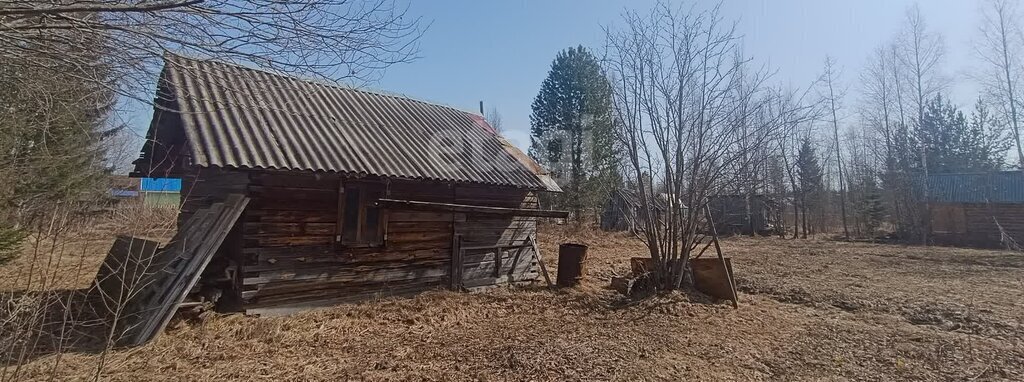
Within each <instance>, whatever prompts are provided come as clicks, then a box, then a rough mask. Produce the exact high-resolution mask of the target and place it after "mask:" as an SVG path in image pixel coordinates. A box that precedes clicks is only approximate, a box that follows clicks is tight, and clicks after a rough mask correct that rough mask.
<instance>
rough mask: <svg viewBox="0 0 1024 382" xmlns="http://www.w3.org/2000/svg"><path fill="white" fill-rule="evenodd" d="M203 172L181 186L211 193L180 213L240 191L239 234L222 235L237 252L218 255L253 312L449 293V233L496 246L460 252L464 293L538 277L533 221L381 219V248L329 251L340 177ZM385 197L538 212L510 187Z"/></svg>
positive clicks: (406, 184) (410, 191)
mask: <svg viewBox="0 0 1024 382" xmlns="http://www.w3.org/2000/svg"><path fill="white" fill-rule="evenodd" d="M208 174H209V175H210V176H205V175H204V174H199V175H198V176H195V177H193V179H191V180H188V181H183V184H188V185H189V186H192V185H193V184H195V185H196V186H194V187H192V188H193V190H197V189H198V190H201V192H200V193H201V194H202V195H200V194H197V196H207V195H209V197H205V198H197V199H195V200H194V201H192V202H191V204H189V205H188V206H187V207H183V214H187V213H188V212H186V211H194V210H195V209H196V208H198V207H199V206H201V205H202V204H204V203H208V200H209V199H215V198H216V194H218V193H227V192H238V190H239V189H240V188H239V187H241V189H243V190H244V192H245V193H246V194H247V195H248V196H249V197H250V198H251V201H250V203H249V206H248V208H247V209H246V212H245V213H244V214H243V216H242V217H241V218H240V219H239V222H240V224H239V226H238V227H236V228H237V229H236V235H234V236H230V237H229V241H230V245H232V246H235V247H237V248H236V249H232V250H227V251H224V253H223V254H221V255H222V257H223V258H224V259H226V261H227V263H229V264H230V265H229V266H228V267H227V268H228V273H229V274H232V275H235V276H234V279H235V282H234V289H235V290H234V293H235V294H236V295H237V298H238V299H239V300H240V302H241V306H242V307H243V308H244V309H245V310H246V311H247V312H250V313H261V314H276V313H287V312H290V311H293V310H301V309H304V308H309V307H315V306H323V305H330V304H335V303H339V302H347V301H357V300H363V299H368V298H374V297H378V296H387V295H405V294H412V293H417V292H421V291H424V290H429V289H438V288H446V287H448V286H449V285H451V284H452V283H451V280H450V279H449V277H450V276H451V272H452V258H453V256H452V253H453V252H452V247H453V243H455V242H456V240H454V239H455V237H456V236H455V235H458V236H459V237H461V238H462V240H461V243H462V247H467V248H468V247H484V246H491V247H494V246H501V247H503V248H502V250H500V251H499V250H497V249H495V248H490V249H477V250H468V251H466V252H465V256H463V258H464V260H465V261H464V266H463V268H462V269H463V272H462V276H463V277H462V285H464V286H465V287H478V286H487V285H495V284H505V283H514V282H523V281H530V280H535V279H536V278H537V276H538V275H539V273H538V271H537V261H536V254H535V253H534V252H533V249H532V247H529V246H525V245H524V244H527V243H528V241H527V239H528V238H529V237H530V235H533V234H535V233H536V219H535V218H527V217H498V216H494V215H476V214H463V213H449V212H418V211H397V210H391V211H384V212H383V213H382V218H383V219H384V221H385V223H384V224H386V226H385V227H386V228H385V239H384V245H383V246H378V247H342V246H340V245H338V244H336V243H335V235H337V234H338V232H336V230H337V216H338V187H339V185H340V182H341V179H340V177H338V176H337V175H313V174H297V173H285V172H266V171H245V172H242V171H238V172H228V173H220V172H210V173H208ZM183 187H187V186H184V185H183ZM207 190H209V191H207ZM194 192H195V191H194ZM386 192H387V197H389V198H393V199H403V200H417V201H430V202H444V203H460V204H473V205H486V206H495V207H516V208H537V206H538V205H537V198H536V196H535V195H533V194H532V193H528V192H526V191H523V190H516V189H498V188H492V187H475V186H462V185H452V184H450V183H439V182H413V181H398V180H392V181H390V182H389V184H388V186H387V191H386ZM190 200H191V199H190ZM231 239H233V241H232V240H231ZM232 253H237V254H236V255H232ZM499 255H500V256H499Z"/></svg>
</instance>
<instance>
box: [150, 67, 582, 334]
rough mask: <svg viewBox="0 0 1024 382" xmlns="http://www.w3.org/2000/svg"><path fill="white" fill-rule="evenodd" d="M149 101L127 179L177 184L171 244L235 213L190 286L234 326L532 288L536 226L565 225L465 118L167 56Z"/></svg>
mask: <svg viewBox="0 0 1024 382" xmlns="http://www.w3.org/2000/svg"><path fill="white" fill-rule="evenodd" d="M155 102H156V104H157V105H156V107H155V110H154V115H153V121H152V123H151V125H150V128H149V132H148V134H147V140H146V142H147V144H146V145H145V146H144V147H143V149H142V154H141V157H140V158H139V159H138V160H137V161H135V169H134V171H133V174H134V176H139V177H152V176H160V177H170V178H179V179H181V183H180V185H178V186H177V187H178V189H181V188H182V187H184V189H185V190H187V191H186V194H187V195H188V196H187V197H186V198H185V200H184V201H183V203H182V206H181V213H180V216H179V224H178V226H179V228H178V230H179V234H182V233H186V234H187V233H188V232H190V231H202V229H192V230H190V228H192V227H190V225H191V224H198V223H192V222H194V221H197V220H198V219H199V218H200V217H202V216H203V214H206V213H207V211H209V210H211V209H214V208H217V207H216V206H217V204H222V202H223V201H225V200H227V199H237V198H239V197H241V198H244V199H243V200H246V202H245V203H242V204H239V205H242V206H243V207H241V208H243V209H244V210H243V211H242V212H241V213H240V215H239V216H238V217H237V220H232V221H230V222H227V223H228V224H227V226H230V227H232V228H231V229H230V231H228V232H229V233H228V234H227V235H226V237H225V238H224V239H223V244H220V246H219V248H218V249H216V253H215V254H214V255H212V256H213V258H212V260H211V261H210V262H209V265H207V266H206V269H205V271H203V272H202V275H203V276H202V278H201V279H199V284H201V287H202V288H206V289H209V288H216V289H219V290H220V291H222V293H223V294H222V297H221V299H222V300H225V301H230V302H229V303H228V304H230V305H232V306H236V307H239V308H240V309H242V310H244V311H246V312H249V313H260V314H270V313H271V312H285V311H290V310H297V309H304V308H309V307H314V306H323V305H330V304H334V303H337V302H340V301H353V300H360V299H366V298H374V297H376V296H382V295H394V294H409V293H416V292H419V291H424V290H429V289H436V288H451V289H458V290H462V289H470V288H475V287H487V286H494V285H508V284H516V283H524V282H526V283H528V282H533V281H535V280H537V278H538V277H539V275H540V273H539V272H540V271H539V266H538V256H539V253H538V252H537V246H536V245H535V237H536V229H537V222H536V217H565V215H567V214H566V213H563V212H560V211H544V210H540V209H539V203H538V195H537V193H538V192H545V191H551V192H559V191H561V190H560V189H559V188H558V186H557V185H556V184H555V183H554V181H553V180H552V179H551V178H550V177H549V176H548V175H546V173H545V172H544V171H543V169H541V167H540V166H539V165H538V164H537V163H536V162H534V161H533V160H531V159H530V158H529V157H528V156H526V155H525V154H524V153H523V152H522V151H520V150H519V149H517V148H516V147H515V146H513V145H511V144H510V143H509V142H508V141H506V140H505V139H504V138H502V137H501V136H500V135H499V134H498V133H497V132H496V131H495V130H494V129H493V128H492V127H491V126H490V125H489V124H488V123H487V122H486V121H485V120H484V119H483V117H481V116H480V115H477V114H473V113H470V112H465V111H462V110H458V109H455V108H451V107H448V106H443V105H438V104H434V103H429V102H424V101H418V100H414V99H410V98H406V97H402V96H397V95H394V94H386V93H380V92H373V91H367V90H361V89H353V88H347V87H342V86H337V85H334V84H324V83H319V82H315V81H306V80H301V79H297V78H293V77H289V76H284V75H279V74H274V73H269V72H265V71H259V70H253V69H249V68H245V67H242V66H238V65H232V64H226V63H222V62H216V61H209V60H197V59H190V58H184V57H180V56H177V55H168V56H167V58H166V59H165V64H164V69H163V72H162V74H161V76H160V79H159V86H158V87H157V97H156V101H155ZM157 188H159V187H157ZM154 192H156V191H154ZM208 276H209V277H208Z"/></svg>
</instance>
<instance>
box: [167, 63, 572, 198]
mask: <svg viewBox="0 0 1024 382" xmlns="http://www.w3.org/2000/svg"><path fill="white" fill-rule="evenodd" d="M165 60H166V62H165V66H164V71H163V74H162V76H163V78H162V80H163V83H165V84H166V85H167V86H168V87H169V88H170V90H171V92H172V94H173V97H174V98H175V101H176V102H177V105H178V108H179V109H180V110H179V111H180V115H181V117H182V125H183V128H184V132H185V136H186V137H187V140H188V143H189V144H188V146H189V150H190V152H191V160H192V164H194V165H197V166H202V167H211V166H212V167H229V168H260V169H281V170H308V171H328V172H340V173H347V174H357V175H377V176H382V177H393V178H407V179H426V180H443V181H455V182H468V183H480V184H491V185H502V186H514V187H520V188H529V189H541V190H550V191H560V190H559V189H558V186H557V185H555V184H554V182H553V181H552V180H551V179H550V178H549V177H548V176H547V175H545V174H544V173H543V172H542V171H541V170H540V169H541V168H540V166H539V165H537V164H536V163H535V162H533V161H532V160H531V159H529V158H528V157H527V156H526V155H524V154H523V153H522V152H521V151H520V150H518V149H517V148H515V147H514V146H512V145H511V144H510V143H509V142H508V141H506V140H505V139H504V138H502V137H501V136H499V135H498V134H497V133H496V132H495V131H494V129H493V128H491V127H490V125H488V124H487V122H486V121H484V119H483V118H482V117H481V116H479V115H476V114H473V113H468V112H465V111H461V110H457V109H454V108H451V107H447V106H442V105H437V104H432V103H427V102H423V101H418V100H413V99H409V98H405V97H400V96H395V95H388V94H381V93H376V92H370V91H365V90H360V89H352V88H345V87H341V86H337V85H333V84H323V83H318V82H314V81H306V80H301V79H297V78H293V77H288V76H284V75H279V74H273V73H269V72H264V71H260V70H255V69H250V68H246V67H243V66H238V65H232V64H226V63H222V62H217V61H212V60H197V59H191V58H185V57H181V56H177V55H168V56H167V57H166V58H165Z"/></svg>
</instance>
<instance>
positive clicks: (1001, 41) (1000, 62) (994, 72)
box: [975, 0, 1024, 169]
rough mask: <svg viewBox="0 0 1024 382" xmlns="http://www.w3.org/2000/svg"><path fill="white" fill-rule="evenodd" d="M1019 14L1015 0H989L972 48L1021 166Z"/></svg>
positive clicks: (1023, 48) (1023, 40)
mask: <svg viewBox="0 0 1024 382" xmlns="http://www.w3.org/2000/svg"><path fill="white" fill-rule="evenodd" d="M1020 17H1021V14H1020V12H1019V10H1018V8H1017V2H1016V1H1009V0H989V1H987V2H986V3H985V4H984V6H983V8H982V25H981V28H980V37H981V38H980V39H979V41H978V42H977V44H976V45H975V51H976V52H977V55H978V57H980V58H981V59H982V60H983V61H984V62H985V63H986V64H987V68H985V70H983V71H982V75H981V76H979V77H980V80H981V84H982V86H983V87H984V89H985V92H986V93H987V96H988V98H989V102H991V103H993V104H994V105H995V106H996V108H997V110H998V112H999V114H1001V116H1002V117H1003V119H1005V120H1006V121H1007V122H1008V123H1009V127H1010V133H1011V134H1012V137H1013V142H1014V144H1015V145H1016V153H1017V159H1018V166H1019V167H1020V168H1021V169H1024V148H1022V147H1021V137H1020V116H1019V112H1020V107H1021V106H1022V104H1021V101H1022V95H1021V89H1020V81H1021V77H1022V75H1024V66H1022V62H1021V55H1024V33H1022V30H1021V24H1020Z"/></svg>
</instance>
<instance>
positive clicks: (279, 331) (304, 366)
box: [0, 227, 1024, 380]
mask: <svg viewBox="0 0 1024 382" xmlns="http://www.w3.org/2000/svg"><path fill="white" fill-rule="evenodd" d="M541 235H542V236H541V240H542V252H543V253H544V254H545V256H546V263H547V264H549V265H550V269H549V271H551V272H554V265H555V261H553V260H554V257H555V253H556V249H557V248H556V246H557V243H559V242H565V241H576V242H584V243H586V244H589V245H590V259H589V261H588V264H587V270H586V271H587V279H586V280H585V282H584V284H583V285H582V286H581V287H579V288H576V289H572V290H558V291H551V290H547V289H544V288H542V287H541V286H537V287H532V288H525V289H516V290H491V291H488V292H483V293H475V294H464V293H453V292H447V291H436V292H429V293H425V294H422V295H420V296H417V297H414V298H388V299H382V300H379V301H373V302H367V303H363V304H356V305H345V306H338V307H335V308H331V309H326V310H321V311H316V312H308V313H303V314H298V315H294V316H290V317H279V318H254V317H244V316H239V315H228V316H224V315H217V314H210V313H206V314H204V315H202V316H200V317H193V318H190V319H184V320H179V321H177V322H176V323H174V324H172V327H171V328H170V329H169V330H168V332H167V333H166V334H164V335H162V336H161V337H159V338H158V340H157V341H155V342H154V343H151V344H149V345H147V346H144V347H141V348H137V349H132V350H122V351H115V352H113V353H112V354H111V355H110V356H109V359H108V361H107V362H108V366H107V367H106V368H105V371H104V373H105V376H106V378H108V379H112V380H212V379H216V380H221V379H237V380H346V379H357V380H578V379H586V380H594V379H597V380H637V379H647V380H679V379H684V378H686V379H696V380H846V379H855V380H882V379H900V380H947V379H949V380H964V379H977V380H1021V379H1024V345H1022V344H1024V307H1022V306H1024V279H1022V278H1024V270H1022V267H1024V255H1022V254H1020V253H1012V252H999V251H981V250H965V249H951V248H936V247H932V248H922V247H903V246H893V245H875V244H861V243H839V242H831V241H821V240H782V239H775V238H760V239H751V238H734V239H729V240H727V241H726V242H725V250H726V252H727V254H728V255H730V256H733V257H734V258H735V260H734V267H735V268H736V272H737V276H738V284H739V286H740V288H741V291H742V293H741V295H740V298H741V306H740V308H739V309H738V310H734V309H732V308H731V307H730V306H729V305H728V304H724V303H711V302H708V301H706V300H705V299H703V298H701V297H700V296H687V295H683V294H679V293H674V294H669V295H663V296H656V297H652V298H648V299H644V300H639V301H631V300H629V299H626V298H624V297H623V296H621V295H618V294H616V293H615V292H614V291H611V290H609V289H607V287H606V286H607V284H608V280H609V278H610V277H611V276H612V275H615V274H624V273H626V272H627V271H628V269H629V265H628V258H629V257H630V256H634V255H637V254H641V253H643V249H642V247H641V246H640V245H639V244H638V243H637V242H636V241H635V240H634V239H631V238H629V237H627V236H625V235H622V234H611V235H607V234H599V233H592V232H586V233H572V234H570V233H568V231H566V230H564V229H561V228H560V227H543V229H542V233H541ZM91 247H95V248H93V249H91V250H90V251H89V253H95V256H94V257H96V259H95V263H96V264H97V265H98V263H99V261H100V258H101V257H102V255H103V251H105V248H100V247H102V246H99V245H96V244H93V245H92V246H91ZM9 268H11V266H8V267H6V268H5V269H0V271H3V272H4V273H2V274H0V276H9V275H10V273H7V272H9V271H10V270H9ZM87 273H88V272H87ZM90 276H91V275H90ZM87 279H88V278H87V277H86V278H85V279H80V280H78V281H75V282H70V284H68V285H64V286H63V287H72V286H75V285H72V284H81V283H87V282H88V281H87ZM79 286H81V285H79ZM58 360H59V362H60V364H59V366H58V367H56V368H54V367H53V366H54V363H55V362H58ZM97 360H98V356H97V355H95V354H67V355H63V356H62V357H57V356H54V355H49V356H44V357H41V358H38V359H36V360H35V361H33V362H32V363H30V364H28V365H26V366H25V367H22V368H21V369H20V370H19V371H18V373H19V378H27V379H50V377H51V376H53V373H56V375H55V377H56V378H55V379H57V380H76V379H91V377H92V373H93V370H94V368H95V365H96V363H97ZM54 370H56V371H54ZM12 372H13V366H12V367H8V368H7V370H6V371H5V373H7V374H5V376H7V377H10V376H11V373H12Z"/></svg>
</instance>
